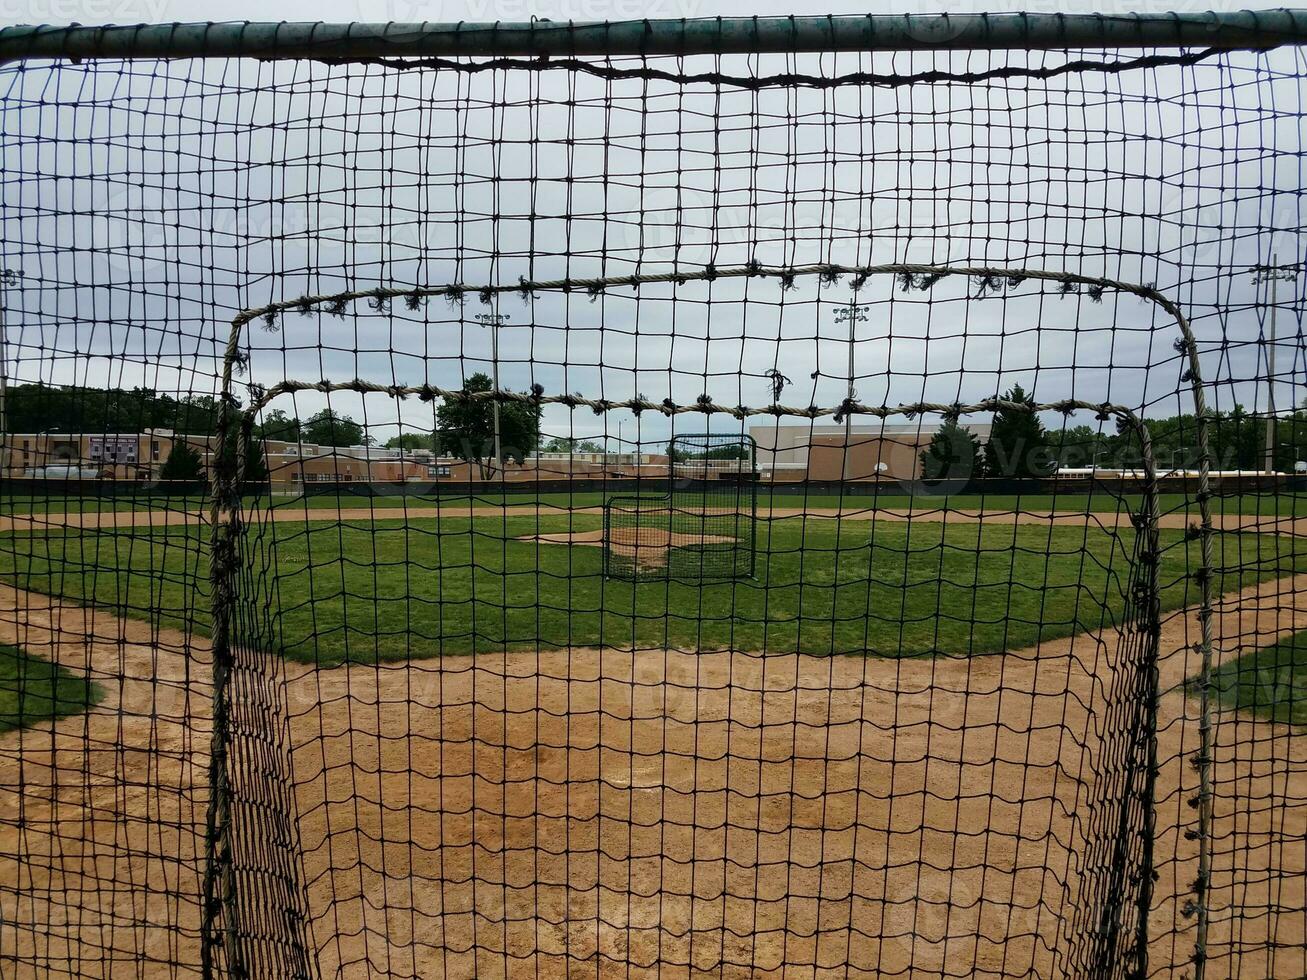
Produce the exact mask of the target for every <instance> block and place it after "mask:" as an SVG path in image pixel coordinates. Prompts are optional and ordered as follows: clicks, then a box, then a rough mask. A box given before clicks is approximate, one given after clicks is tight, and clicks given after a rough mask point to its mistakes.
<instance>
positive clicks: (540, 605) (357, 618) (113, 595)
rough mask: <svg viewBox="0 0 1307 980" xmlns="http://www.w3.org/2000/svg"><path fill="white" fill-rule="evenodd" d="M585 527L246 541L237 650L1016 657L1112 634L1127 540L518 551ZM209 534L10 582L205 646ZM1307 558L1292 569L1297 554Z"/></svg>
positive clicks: (61, 536)
mask: <svg viewBox="0 0 1307 980" xmlns="http://www.w3.org/2000/svg"><path fill="white" fill-rule="evenodd" d="M569 526H570V528H571V529H573V530H587V529H594V528H598V527H599V526H600V520H599V518H598V517H596V516H591V515H575V516H573V517H571V518H570V519H569V518H568V517H554V516H541V517H538V518H537V517H511V518H506V517H475V518H442V519H440V520H439V521H437V520H434V519H419V520H409V521H407V522H404V521H400V520H394V521H380V520H379V521H376V522H369V521H361V522H343V523H337V522H308V523H300V522H276V523H267V524H263V525H255V526H253V527H252V528H251V531H250V535H249V538H248V541H247V546H246V555H247V558H248V560H249V562H250V564H251V567H253V568H255V569H259V570H260V571H259V572H258V573H257V574H248V573H247V574H246V575H245V576H244V577H243V580H242V586H241V588H242V594H243V595H244V597H245V599H246V605H245V607H244V608H245V612H244V613H243V615H242V617H241V622H240V623H239V624H238V628H239V631H240V633H241V636H240V640H241V642H243V643H245V644H247V645H250V646H256V647H261V648H270V649H276V650H279V651H282V652H284V653H285V654H287V655H289V656H291V657H295V658H299V659H304V660H310V661H318V662H322V663H328V664H334V663H339V662H342V661H344V660H356V661H365V662H367V661H372V660H376V659H398V658H404V657H427V656H436V655H440V654H454V653H468V652H472V651H474V650H475V651H487V650H503V649H534V648H536V647H537V645H540V646H544V647H549V646H559V647H562V646H566V645H568V644H573V645H598V644H610V645H615V646H620V647H632V646H636V647H649V648H654V649H660V648H664V647H677V648H686V649H700V650H709V649H720V648H733V649H744V650H755V651H760V650H766V651H773V652H792V651H802V652H808V653H814V654H831V653H848V652H861V651H864V650H865V651H869V652H871V653H873V654H876V655H882V656H913V655H922V654H930V653H935V652H944V653H950V654H983V653H993V652H997V651H1002V650H1008V649H1017V648H1021V647H1024V646H1028V645H1030V644H1032V643H1035V642H1038V641H1041V640H1049V639H1054V638H1057V637H1062V636H1067V635H1070V634H1071V633H1073V632H1076V631H1079V630H1086V629H1099V628H1102V627H1104V626H1109V625H1112V624H1114V623H1117V622H1118V621H1119V620H1120V619H1121V617H1122V616H1123V614H1124V611H1125V608H1126V601H1125V595H1126V594H1127V592H1128V581H1127V579H1128V573H1129V567H1128V565H1129V562H1128V557H1129V554H1128V552H1129V548H1130V547H1131V546H1132V540H1133V532H1131V531H1128V530H1127V531H1124V532H1122V533H1121V534H1119V535H1118V534H1114V533H1109V532H1106V531H1102V530H1099V529H1096V528H1084V527H1066V526H1058V527H1052V528H1050V527H1047V526H1040V525H1019V526H1018V525H1006V526H1004V525H999V524H942V523H919V522H913V523H910V524H909V523H888V522H883V523H877V524H874V525H873V524H871V523H869V522H865V521H844V522H840V521H834V520H828V519H827V520H823V519H815V520H814V519H803V518H787V519H783V520H776V521H768V522H761V523H760V524H759V530H758V562H757V574H756V577H755V578H754V579H753V580H745V581H739V582H728V583H715V584H706V585H703V586H702V587H700V586H697V585H693V584H683V583H678V582H667V581H646V582H641V583H630V582H618V581H612V580H606V579H604V578H603V577H602V575H601V558H602V553H601V551H600V549H598V548H594V547H583V546H569V545H565V544H562V545H560V544H537V543H535V542H524V541H518V540H515V539H516V538H518V537H519V536H522V535H529V534H535V533H542V532H550V531H554V532H557V531H566V530H568V529H569ZM206 534H207V532H206V531H205V530H204V529H202V528H184V527H175V528H165V529H157V530H153V531H150V530H149V529H144V528H137V529H121V530H117V531H114V530H105V531H101V532H95V531H87V532H78V531H73V530H67V531H60V532H51V533H42V534H29V533H20V534H10V535H3V536H0V578H2V579H4V580H6V581H9V582H13V583H15V584H17V585H20V586H22V587H24V588H28V589H33V590H36V591H39V592H46V593H51V594H55V595H60V596H64V597H68V598H73V599H77V600H82V601H87V602H94V603H96V604H99V605H103V606H106V607H109V608H113V609H116V610H120V611H123V612H126V613H127V614H129V615H134V616H139V617H145V618H150V619H152V620H154V621H157V622H160V623H161V624H163V625H169V626H174V627H181V628H188V627H189V628H196V629H199V630H200V631H204V630H205V629H206V622H207V620H206V617H207V608H208V607H207V603H208V599H207V589H208V583H207V573H208V559H207V554H206V546H205V535H206ZM1217 541H1218V544H1219V546H1220V547H1221V549H1222V550H1221V552H1220V553H1219V554H1218V556H1217V559H1218V563H1219V564H1220V565H1221V566H1222V569H1223V570H1222V571H1220V572H1219V577H1218V580H1217V583H1216V584H1217V588H1218V589H1219V590H1220V591H1221V592H1229V591H1231V590H1233V589H1237V588H1240V587H1243V586H1246V585H1250V584H1252V583H1253V582H1256V581H1259V580H1264V579H1268V578H1272V577H1275V576H1277V575H1286V574H1290V573H1291V572H1295V571H1302V570H1305V569H1307V549H1304V548H1303V547H1302V545H1301V544H1300V543H1299V542H1297V540H1296V539H1292V538H1287V537H1278V536H1273V535H1254V534H1223V535H1220V536H1219V537H1218V538H1217ZM1162 543H1163V545H1164V549H1165V550H1164V553H1163V558H1162V564H1161V582H1162V584H1163V591H1162V602H1163V605H1164V607H1166V608H1168V609H1170V608H1176V607H1178V606H1181V605H1184V604H1186V603H1188V602H1192V601H1194V600H1193V593H1192V591H1188V590H1187V587H1188V586H1189V585H1190V580H1189V579H1188V578H1187V576H1188V574H1189V572H1190V569H1191V564H1190V563H1191V562H1195V563H1196V561H1197V545H1196V543H1194V542H1184V540H1183V532H1181V531H1163V532H1162ZM1295 547H1296V549H1297V550H1295Z"/></svg>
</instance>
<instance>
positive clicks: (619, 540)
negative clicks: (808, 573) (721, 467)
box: [516, 527, 735, 565]
mask: <svg viewBox="0 0 1307 980" xmlns="http://www.w3.org/2000/svg"><path fill="white" fill-rule="evenodd" d="M604 535H605V532H604V530H603V528H598V529H596V530H593V531H570V532H569V531H559V532H551V533H548V534H524V535H522V536H521V537H519V538H517V539H516V540H518V541H538V542H540V543H542V544H570V545H583V546H585V547H587V548H602V547H603V546H604ZM607 536H608V537H607V540H608V544H609V546H610V547H611V549H612V552H613V554H616V555H621V556H622V557H624V558H631V559H634V560H635V561H638V562H641V563H642V564H648V565H663V564H665V563H666V562H667V552H668V551H670V550H671V549H672V548H698V547H702V546H703V545H705V544H732V543H734V541H735V538H734V537H731V536H730V535H725V534H701V533H691V532H684V531H673V530H671V529H670V528H666V527H615V528H612V529H610V530H609V531H608V532H607Z"/></svg>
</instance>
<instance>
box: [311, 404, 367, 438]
mask: <svg viewBox="0 0 1307 980" xmlns="http://www.w3.org/2000/svg"><path fill="white" fill-rule="evenodd" d="M303 438H304V441H305V442H311V443H314V444H315V445H318V446H362V445H366V442H365V441H364V436H363V426H361V425H359V424H358V423H357V422H355V421H354V420H353V419H352V418H350V417H349V416H348V415H339V414H337V413H336V412H335V411H334V410H332V409H330V408H324V409H323V410H322V411H320V412H318V414H317V415H314V416H312V417H311V418H310V419H309V420H308V421H307V422H305V423H304V427H303Z"/></svg>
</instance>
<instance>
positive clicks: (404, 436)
mask: <svg viewBox="0 0 1307 980" xmlns="http://www.w3.org/2000/svg"><path fill="white" fill-rule="evenodd" d="M436 441H437V440H436V434H435V433H434V432H402V433H400V434H399V435H397V436H391V437H390V438H389V439H387V440H386V448H387V449H429V450H431V451H432V452H438V451H439V450H438V448H437V446H436Z"/></svg>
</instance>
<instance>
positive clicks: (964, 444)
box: [921, 419, 982, 483]
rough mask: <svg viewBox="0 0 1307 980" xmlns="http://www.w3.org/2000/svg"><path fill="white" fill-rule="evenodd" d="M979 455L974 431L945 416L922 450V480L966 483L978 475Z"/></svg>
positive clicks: (979, 449) (979, 471)
mask: <svg viewBox="0 0 1307 980" xmlns="http://www.w3.org/2000/svg"><path fill="white" fill-rule="evenodd" d="M981 455H982V450H981V448H980V440H979V439H977V438H976V436H975V434H974V433H973V432H972V431H971V430H970V429H968V428H967V427H966V426H964V425H961V424H960V423H958V422H957V420H955V419H946V420H945V421H944V424H943V425H941V426H940V427H939V428H938V429H937V430H935V434H934V435H933V436H931V439H930V445H929V446H927V447H926V448H925V449H924V450H922V452H921V476H922V479H924V480H932V481H933V480H949V481H960V482H963V483H965V482H966V481H968V480H970V479H972V478H973V477H976V476H979V475H980V474H981V468H982V467H981V462H982V460H981Z"/></svg>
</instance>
